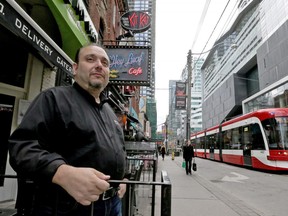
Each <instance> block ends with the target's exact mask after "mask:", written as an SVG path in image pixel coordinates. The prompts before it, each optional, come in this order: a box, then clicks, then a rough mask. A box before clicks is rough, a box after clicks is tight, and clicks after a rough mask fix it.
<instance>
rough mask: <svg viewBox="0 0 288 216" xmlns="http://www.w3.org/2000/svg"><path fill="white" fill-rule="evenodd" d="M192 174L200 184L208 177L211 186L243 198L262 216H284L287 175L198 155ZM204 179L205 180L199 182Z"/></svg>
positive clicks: (244, 201)
mask: <svg viewBox="0 0 288 216" xmlns="http://www.w3.org/2000/svg"><path fill="white" fill-rule="evenodd" d="M196 160H197V164H198V170H197V173H195V175H197V176H198V177H200V178H199V179H196V180H197V181H198V182H199V183H200V184H204V182H205V181H206V180H207V181H208V182H210V183H211V184H212V185H210V186H213V188H214V187H215V188H219V189H220V190H222V191H223V192H225V193H226V194H228V195H231V196H234V197H236V198H238V199H239V200H241V201H243V204H244V205H247V206H251V207H252V208H253V209H256V210H257V212H261V215H263V216H284V215H285V216H286V215H287V212H288V205H287V193H288V187H287V180H288V174H272V173H266V172H261V171H256V170H250V169H247V168H241V167H237V166H232V165H228V164H224V163H220V162H215V161H211V160H206V159H200V158H197V159H196ZM202 180H204V181H202Z"/></svg>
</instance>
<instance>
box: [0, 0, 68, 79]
mask: <svg viewBox="0 0 288 216" xmlns="http://www.w3.org/2000/svg"><path fill="white" fill-rule="evenodd" d="M12 4H13V5H14V7H15V8H17V7H19V6H18V5H17V3H16V2H14V1H11V3H7V2H6V1H2V2H1V3H0V24H2V25H3V26H5V27H6V28H7V29H9V30H10V31H12V32H13V33H14V34H16V35H18V36H19V37H21V38H22V39H24V40H25V41H26V42H27V43H28V44H30V45H31V46H32V47H33V48H35V49H36V50H37V51H38V52H39V53H40V54H41V56H43V57H44V59H47V60H49V61H51V62H52V63H53V64H54V65H55V66H57V67H59V68H61V69H62V70H64V71H65V72H67V73H69V74H72V65H71V63H72V62H69V61H68V60H67V59H66V58H65V57H64V56H63V55H61V54H60V53H59V51H57V49H56V48H55V45H54V46H53V45H52V44H51V43H49V42H48V41H47V39H45V37H44V36H43V33H40V32H38V31H37V30H36V29H35V28H34V27H33V25H32V24H30V23H31V22H30V23H29V22H28V21H27V20H26V19H25V18H24V17H23V16H22V15H21V14H26V13H25V11H23V10H22V8H20V7H19V8H18V9H17V10H19V11H17V10H16V9H15V8H14V7H12V6H11V5H12ZM26 15H27V14H26ZM27 17H28V15H27ZM35 25H36V24H35ZM43 32H44V31H43ZM44 34H45V33H44ZM46 37H48V36H47V35H46ZM59 49H60V48H59Z"/></svg>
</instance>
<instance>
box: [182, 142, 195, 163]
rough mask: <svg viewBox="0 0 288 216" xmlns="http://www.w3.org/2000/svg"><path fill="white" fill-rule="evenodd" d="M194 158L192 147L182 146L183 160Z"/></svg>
mask: <svg viewBox="0 0 288 216" xmlns="http://www.w3.org/2000/svg"><path fill="white" fill-rule="evenodd" d="M192 157H194V149H193V146H192V145H189V146H184V148H183V158H184V159H185V160H191V159H192Z"/></svg>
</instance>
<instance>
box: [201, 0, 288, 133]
mask: <svg viewBox="0 0 288 216" xmlns="http://www.w3.org/2000/svg"><path fill="white" fill-rule="evenodd" d="M287 10H288V4H287V1H286V0H277V4H276V3H275V1H274V0H263V1H258V0H250V1H248V0H246V1H244V0H243V1H240V2H239V4H238V15H237V17H236V19H235V21H234V23H233V24H232V25H231V28H230V29H229V30H228V31H227V32H226V33H225V34H224V35H223V36H222V37H221V38H220V39H219V40H218V41H216V43H215V44H216V45H215V47H214V48H213V50H212V51H211V52H210V53H209V55H208V57H207V58H206V60H205V62H204V64H203V66H202V77H203V106H202V109H203V126H204V127H205V128H207V127H211V126H214V125H217V124H219V123H221V122H223V121H225V120H226V119H230V118H233V117H235V116H237V115H241V114H243V113H246V112H249V111H252V110H256V109H260V108H268V107H288V102H287V99H286V98H287V97H286V95H287V92H288V76H287V68H288V61H287V58H288V49H287V46H288V30H287V29H288V15H287Z"/></svg>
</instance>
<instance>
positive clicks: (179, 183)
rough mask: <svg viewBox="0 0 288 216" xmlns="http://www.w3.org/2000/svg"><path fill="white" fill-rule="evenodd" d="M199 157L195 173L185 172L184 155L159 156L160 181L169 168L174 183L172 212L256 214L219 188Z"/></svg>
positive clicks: (178, 215) (183, 215) (180, 214)
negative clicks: (204, 172)
mask: <svg viewBox="0 0 288 216" xmlns="http://www.w3.org/2000/svg"><path fill="white" fill-rule="evenodd" d="M203 160H204V159H200V158H196V163H197V169H198V170H197V171H196V172H194V171H192V175H186V171H185V169H184V168H182V161H183V158H182V155H180V156H179V157H175V158H174V160H172V159H171V156H166V157H165V160H164V161H162V158H160V157H159V159H158V172H157V181H160V175H161V174H160V173H161V171H162V170H165V171H167V172H168V176H169V178H170V181H171V184H172V200H171V203H172V207H171V209H172V210H171V216H190V215H191V216H208V215H213V216H223V215H227V216H228V215H229V216H239V215H243V216H244V215H245V216H248V215H249V216H252V215H254V216H256V215H258V214H255V213H254V212H251V211H250V209H249V208H247V206H245V205H244V204H241V202H240V203H239V200H238V199H235V198H234V197H232V196H231V195H229V194H227V193H225V192H224V191H221V190H220V189H219V188H217V187H215V186H213V184H212V183H211V182H210V181H208V180H207V179H204V178H203V177H201V161H202V162H203ZM157 196H158V195H157ZM159 205H160V204H159V203H158V202H156V207H155V209H156V214H155V215H156V216H158V215H159V213H158V212H159V211H158V210H159V208H160V207H159Z"/></svg>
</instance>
